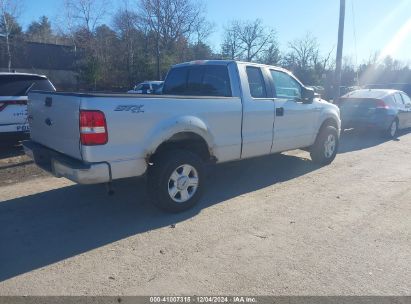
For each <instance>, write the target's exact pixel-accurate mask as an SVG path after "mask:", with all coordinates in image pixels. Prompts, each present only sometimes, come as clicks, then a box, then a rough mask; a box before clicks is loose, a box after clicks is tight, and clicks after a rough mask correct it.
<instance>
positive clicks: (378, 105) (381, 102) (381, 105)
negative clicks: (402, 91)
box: [375, 100, 389, 109]
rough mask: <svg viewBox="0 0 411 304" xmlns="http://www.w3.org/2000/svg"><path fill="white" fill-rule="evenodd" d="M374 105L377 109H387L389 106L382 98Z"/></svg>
mask: <svg viewBox="0 0 411 304" xmlns="http://www.w3.org/2000/svg"><path fill="white" fill-rule="evenodd" d="M375 107H376V108H377V109H388V108H389V106H388V105H387V104H386V103H385V102H384V100H377V103H376V105H375Z"/></svg>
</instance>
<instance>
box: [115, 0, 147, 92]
mask: <svg viewBox="0 0 411 304" xmlns="http://www.w3.org/2000/svg"><path fill="white" fill-rule="evenodd" d="M113 24H114V29H115V30H116V32H117V33H118V35H119V37H120V39H121V41H122V49H123V50H124V51H125V55H126V69H127V77H128V85H131V84H132V82H133V67H134V65H135V57H136V49H137V45H138V42H139V41H138V38H140V36H141V35H138V34H139V33H138V29H137V26H138V24H139V18H138V15H137V13H136V12H135V11H133V10H132V9H131V8H130V4H129V1H128V0H124V1H123V6H122V7H120V8H119V9H118V10H117V12H116V13H115V15H114V18H113Z"/></svg>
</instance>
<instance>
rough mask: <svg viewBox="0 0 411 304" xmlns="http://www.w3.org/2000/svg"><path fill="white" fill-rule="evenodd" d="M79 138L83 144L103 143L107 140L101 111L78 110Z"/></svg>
mask: <svg viewBox="0 0 411 304" xmlns="http://www.w3.org/2000/svg"><path fill="white" fill-rule="evenodd" d="M80 140H81V144H82V145H85V146H97V145H104V144H106V143H107V141H108V133H107V123H106V117H105V116H104V113H103V112H101V111H89V110H81V111H80Z"/></svg>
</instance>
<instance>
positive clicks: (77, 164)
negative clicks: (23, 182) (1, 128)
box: [23, 141, 112, 184]
mask: <svg viewBox="0 0 411 304" xmlns="http://www.w3.org/2000/svg"><path fill="white" fill-rule="evenodd" d="M23 147H24V151H25V153H26V154H27V155H28V156H29V157H30V158H32V159H33V160H34V162H35V163H36V165H37V166H39V167H40V168H42V169H43V170H45V171H48V172H50V173H52V174H53V175H54V176H56V177H65V178H68V179H69V180H72V181H73V182H76V183H79V184H100V183H107V182H110V181H111V180H112V176H111V166H110V164H109V163H105V162H101V163H84V162H82V161H80V160H77V159H74V158H71V157H68V156H66V155H63V154H61V153H58V152H56V151H54V150H51V149H49V148H47V147H44V146H43V145H40V144H38V143H35V142H33V141H24V142H23Z"/></svg>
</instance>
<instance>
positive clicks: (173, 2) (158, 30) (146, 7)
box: [139, 0, 203, 79]
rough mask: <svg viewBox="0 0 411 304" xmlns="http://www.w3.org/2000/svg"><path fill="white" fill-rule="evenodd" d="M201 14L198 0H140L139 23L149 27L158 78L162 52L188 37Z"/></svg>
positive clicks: (159, 77) (158, 76) (201, 8)
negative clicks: (153, 45)
mask: <svg viewBox="0 0 411 304" xmlns="http://www.w3.org/2000/svg"><path fill="white" fill-rule="evenodd" d="M202 14H203V7H202V5H200V4H199V2H198V1H193V0H140V5H139V16H140V18H141V23H142V24H141V25H142V26H143V27H147V28H148V29H149V31H150V32H151V33H152V36H153V39H154V41H155V54H156V70H157V78H158V79H161V58H162V52H163V51H165V50H166V49H172V48H173V46H174V44H175V43H177V42H178V41H179V40H180V39H181V38H182V37H189V36H190V34H192V33H193V30H194V25H196V24H197V21H198V20H199V18H201V17H202Z"/></svg>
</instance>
